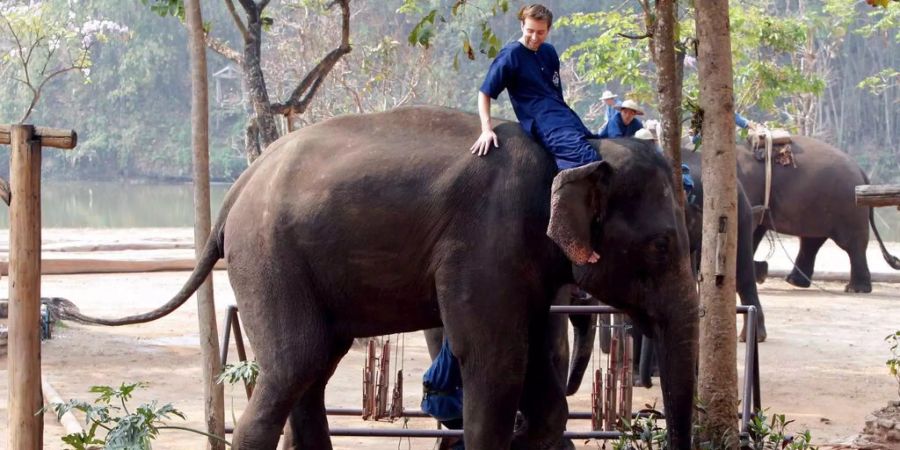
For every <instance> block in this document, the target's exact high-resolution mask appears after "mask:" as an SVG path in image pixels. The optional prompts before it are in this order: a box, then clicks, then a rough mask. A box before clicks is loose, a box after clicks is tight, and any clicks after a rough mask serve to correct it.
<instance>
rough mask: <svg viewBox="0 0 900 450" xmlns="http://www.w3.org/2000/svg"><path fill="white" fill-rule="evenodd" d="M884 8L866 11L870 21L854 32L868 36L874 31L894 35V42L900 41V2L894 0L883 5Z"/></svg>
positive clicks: (874, 32)
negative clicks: (898, 30) (899, 31)
mask: <svg viewBox="0 0 900 450" xmlns="http://www.w3.org/2000/svg"><path fill="white" fill-rule="evenodd" d="M883 6H884V8H876V9H874V10H872V11H870V12H868V16H869V19H871V23H870V24H869V25H865V26H863V27H860V28H859V30H857V31H856V32H857V33H859V34H860V35H861V36H864V37H870V36H872V35H874V34H876V33H881V34H884V35H886V36H890V35H891V34H892V33H893V35H894V42H900V33H898V32H897V29H898V28H900V2H897V1H894V2H891V3H890V4H885V5H883Z"/></svg>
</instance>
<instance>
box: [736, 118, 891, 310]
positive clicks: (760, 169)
mask: <svg viewBox="0 0 900 450" xmlns="http://www.w3.org/2000/svg"><path fill="white" fill-rule="evenodd" d="M790 146H791V152H792V154H793V161H794V165H795V166H796V167H793V166H783V165H780V164H775V163H774V162H773V163H772V180H771V183H772V188H771V195H770V198H769V210H768V211H764V212H762V217H761V222H759V220H757V222H756V223H759V226H758V227H756V229H755V231H754V235H753V250H754V252H755V251H756V248H757V247H758V246H759V242H760V241H761V240H762V238H763V236H764V235H765V233H766V231H768V230H772V231H775V232H777V233H782V234H789V235H792V236H797V237H799V238H800V251H799V253H798V254H797V258H796V259H795V260H794V263H795V266H794V269H793V270H792V271H791V273H790V274H789V275H788V276H787V282H788V283H790V284H792V285H794V286H798V287H809V286H810V282H811V278H812V277H813V270H814V267H815V262H816V254H817V253H818V251H819V249H820V248H821V247H822V244H824V243H825V241H826V240H828V239H831V240H833V241H834V242H835V243H836V244H837V245H838V247H840V248H841V249H842V250H844V251H845V252H847V255H848V256H849V257H850V282H849V283H848V284H847V285H846V286H845V288H844V290H845V291H846V292H863V293H867V292H871V291H872V276H871V274H870V273H869V265H868V262H867V261H866V248H867V246H868V244H869V226H870V224H871V226H872V230H873V231H874V233H875V238H876V239H877V240H878V244H879V245H880V246H881V251H882V255H883V256H884V259H885V261H887V262H888V264H889V265H890V266H891V267H893V268H894V269H897V270H900V259H897V257H895V256H892V255H890V254H889V253H888V251H887V248H886V247H885V246H884V242H882V240H881V236H880V235H879V234H878V229H877V228H876V226H875V221H874V216H873V212H872V209H871V208H869V207H866V206H857V205H856V200H855V187H856V186H858V185H861V184H868V182H869V180H868V179H867V177H866V175H865V173H863V171H862V169H860V167H859V165H858V164H856V162H855V161H853V159H852V158H850V156H849V155H847V154H846V153H844V152H842V151H840V150H838V149H837V148H835V147H833V146H831V145H829V144H826V143H825V142H822V141H819V140H817V139H814V138H811V137H807V136H794V137H792V142H791V144H790ZM737 160H738V171H737V174H738V178H739V179H740V181H741V183H742V184H743V185H744V189H745V192H746V193H747V198H748V199H749V200H750V204H751V205H753V207H754V208H755V209H758V210H759V209H762V205H764V203H765V180H766V175H765V163H764V162H760V161H759V160H757V159H756V158H755V157H754V155H753V151H752V150H751V149H750V148H749V147H748V146H746V145H738V146H737ZM759 267H760V269H759V270H758V271H759V272H761V273H764V272H765V270H766V266H765V264H764V263H763V264H760V265H759Z"/></svg>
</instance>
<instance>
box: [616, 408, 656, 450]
mask: <svg viewBox="0 0 900 450" xmlns="http://www.w3.org/2000/svg"><path fill="white" fill-rule="evenodd" d="M647 406H648V408H649V409H651V410H652V409H653V408H651V407H650V405H647ZM658 419H659V418H658V416H657V415H656V413H655V412H653V413H650V415H649V416H646V417H640V416H639V417H637V418H635V419H633V420H631V419H628V418H625V417H622V424H621V426H620V427H619V431H620V432H622V436H621V437H620V438H619V439H618V440H616V441H614V442H613V444H612V448H613V450H653V449H664V448H666V429H665V428H662V427H660V426H659V424H658V423H657V422H658Z"/></svg>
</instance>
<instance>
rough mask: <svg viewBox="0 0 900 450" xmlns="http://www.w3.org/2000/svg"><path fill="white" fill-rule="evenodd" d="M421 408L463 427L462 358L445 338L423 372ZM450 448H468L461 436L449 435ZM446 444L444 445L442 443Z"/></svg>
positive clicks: (443, 421) (448, 424)
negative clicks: (454, 437)
mask: <svg viewBox="0 0 900 450" xmlns="http://www.w3.org/2000/svg"><path fill="white" fill-rule="evenodd" d="M422 388H423V390H424V396H423V397H422V411H423V412H425V414H428V415H429V416H431V417H434V418H435V419H437V420H438V421H439V422H440V423H441V424H442V425H444V426H445V427H447V428H448V429H450V430H459V429H462V427H463V420H462V417H463V389H462V374H461V372H460V368H459V361H458V360H457V359H456V356H454V355H453V352H452V351H451V350H450V342H449V341H448V340H447V338H446V337H445V338H444V342H443V344H442V345H441V351H440V352H439V353H438V355H437V357H435V358H434V361H432V362H431V366H430V367H429V368H428V370H426V371H425V374H424V375H422ZM446 446H447V448H449V449H450V450H465V448H466V447H465V443H464V442H463V440H462V439H447V440H446ZM442 448H443V447H442Z"/></svg>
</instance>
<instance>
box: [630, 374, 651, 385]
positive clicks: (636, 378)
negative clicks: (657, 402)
mask: <svg viewBox="0 0 900 450" xmlns="http://www.w3.org/2000/svg"><path fill="white" fill-rule="evenodd" d="M631 385H632V386H634V387H642V388H647V389H650V388H652V387H653V378H650V379H648V380H643V379H641V376H640V374H634V375H632V377H631Z"/></svg>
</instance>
